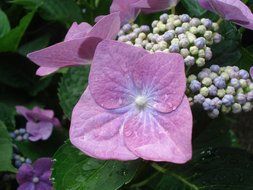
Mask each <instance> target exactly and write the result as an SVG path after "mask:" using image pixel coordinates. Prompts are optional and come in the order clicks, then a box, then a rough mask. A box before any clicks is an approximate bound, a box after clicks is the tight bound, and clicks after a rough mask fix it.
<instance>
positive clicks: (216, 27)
mask: <svg viewBox="0 0 253 190" xmlns="http://www.w3.org/2000/svg"><path fill="white" fill-rule="evenodd" d="M212 27H213V30H214V31H215V32H217V31H218V30H219V25H218V24H217V23H213V24H212Z"/></svg>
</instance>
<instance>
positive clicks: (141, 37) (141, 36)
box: [138, 32, 147, 40]
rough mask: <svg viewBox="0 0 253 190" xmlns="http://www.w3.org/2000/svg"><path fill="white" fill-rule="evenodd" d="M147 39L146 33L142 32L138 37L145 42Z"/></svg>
mask: <svg viewBox="0 0 253 190" xmlns="http://www.w3.org/2000/svg"><path fill="white" fill-rule="evenodd" d="M146 37H147V35H146V34H145V33H144V32H141V33H140V34H139V36H138V38H140V39H142V40H144V39H145V38H146Z"/></svg>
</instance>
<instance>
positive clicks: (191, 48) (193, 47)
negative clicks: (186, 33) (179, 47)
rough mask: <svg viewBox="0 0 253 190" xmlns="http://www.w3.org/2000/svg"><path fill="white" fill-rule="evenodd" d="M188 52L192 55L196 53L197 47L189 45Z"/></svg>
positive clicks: (197, 51)
mask: <svg viewBox="0 0 253 190" xmlns="http://www.w3.org/2000/svg"><path fill="white" fill-rule="evenodd" d="M190 52H191V54H192V55H198V53H199V49H198V48H197V46H192V47H190Z"/></svg>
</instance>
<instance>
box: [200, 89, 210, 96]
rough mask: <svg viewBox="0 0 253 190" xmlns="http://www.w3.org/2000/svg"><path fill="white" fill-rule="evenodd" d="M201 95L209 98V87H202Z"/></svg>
mask: <svg viewBox="0 0 253 190" xmlns="http://www.w3.org/2000/svg"><path fill="white" fill-rule="evenodd" d="M200 94H201V95H202V96H204V97H207V96H208V94H209V90H208V88H207V87H202V88H201V89H200Z"/></svg>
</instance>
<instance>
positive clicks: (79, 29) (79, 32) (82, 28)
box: [64, 22, 92, 41]
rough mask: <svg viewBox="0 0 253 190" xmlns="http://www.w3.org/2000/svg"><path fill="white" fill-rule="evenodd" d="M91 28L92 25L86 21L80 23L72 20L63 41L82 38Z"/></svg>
mask: <svg viewBox="0 0 253 190" xmlns="http://www.w3.org/2000/svg"><path fill="white" fill-rule="evenodd" d="M91 29H92V26H91V25H90V24H88V23H86V22H82V23H81V24H77V23H76V22H74V23H73V24H72V26H71V27H70V29H69V31H68V33H67V35H66V36H65V39H64V41H69V40H74V39H78V38H84V37H86V35H87V34H88V33H89V32H90V31H91Z"/></svg>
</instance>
